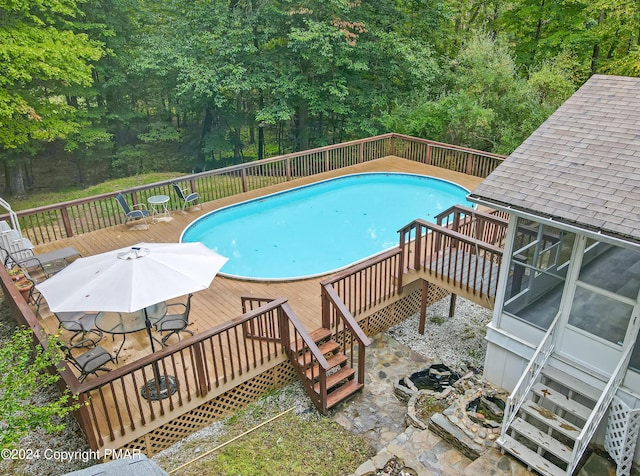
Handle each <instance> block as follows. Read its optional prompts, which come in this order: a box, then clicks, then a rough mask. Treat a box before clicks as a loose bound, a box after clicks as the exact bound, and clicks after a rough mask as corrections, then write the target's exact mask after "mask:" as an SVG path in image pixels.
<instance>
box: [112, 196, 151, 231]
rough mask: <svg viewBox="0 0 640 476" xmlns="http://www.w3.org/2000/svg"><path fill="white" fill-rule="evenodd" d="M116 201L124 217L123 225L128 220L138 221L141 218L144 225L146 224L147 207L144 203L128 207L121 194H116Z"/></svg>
mask: <svg viewBox="0 0 640 476" xmlns="http://www.w3.org/2000/svg"><path fill="white" fill-rule="evenodd" d="M116 201H117V202H118V204H119V205H120V208H122V211H123V212H124V215H125V217H126V218H125V220H124V222H125V223H127V222H128V221H129V220H139V219H140V218H142V220H143V221H144V223H145V224H146V223H147V218H148V217H149V210H147V206H146V205H145V204H144V203H138V204H136V205H133V206H131V207H130V206H129V204H128V203H127V201H126V200H125V198H124V195H122V194H121V193H118V195H116Z"/></svg>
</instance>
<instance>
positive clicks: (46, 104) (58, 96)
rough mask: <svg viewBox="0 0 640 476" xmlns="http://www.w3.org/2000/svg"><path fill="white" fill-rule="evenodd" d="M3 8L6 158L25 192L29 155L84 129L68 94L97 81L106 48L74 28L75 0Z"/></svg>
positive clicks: (1, 95) (2, 136) (0, 95)
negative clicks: (96, 66) (94, 64)
mask: <svg viewBox="0 0 640 476" xmlns="http://www.w3.org/2000/svg"><path fill="white" fill-rule="evenodd" d="M0 12H2V15H3V28H2V29H0V45H2V47H1V49H0V54H1V58H2V59H1V61H0V159H2V160H3V161H4V165H5V169H6V170H7V172H8V174H7V179H8V180H9V184H8V186H9V191H10V193H11V194H15V193H23V192H24V186H25V184H24V179H25V160H24V156H25V155H29V154H30V153H33V152H34V151H36V150H38V148H39V145H41V144H42V143H45V142H50V141H53V140H56V139H61V138H64V137H66V136H67V135H69V134H70V133H71V132H74V131H76V130H77V129H78V127H79V126H78V123H77V122H75V112H76V111H75V108H74V107H72V106H70V105H68V104H66V101H65V99H64V98H65V96H66V92H67V91H68V89H69V88H70V87H73V86H76V85H79V86H85V87H86V86H89V85H90V84H91V80H92V77H91V66H90V62H91V61H96V60H97V59H98V58H100V56H101V55H102V49H101V47H100V44H98V43H97V42H95V41H92V40H91V39H89V38H88V36H87V35H86V34H83V33H76V32H74V31H73V23H72V21H73V19H74V17H75V16H76V15H77V13H78V9H77V6H76V3H75V0H51V1H47V2H42V1H30V0H15V1H13V0H12V1H9V0H0ZM10 151H13V153H11V154H9V153H8V152H10Z"/></svg>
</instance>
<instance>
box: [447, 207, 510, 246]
mask: <svg viewBox="0 0 640 476" xmlns="http://www.w3.org/2000/svg"><path fill="white" fill-rule="evenodd" d="M435 219H436V225H440V226H443V227H445V228H449V229H451V230H453V231H457V232H458V233H462V234H463V235H467V236H470V237H471V238H476V239H478V240H480V241H484V242H485V243H490V244H492V245H496V246H502V245H503V243H504V240H505V238H506V236H507V225H508V224H509V221H508V220H507V219H505V218H502V217H501V216H499V215H495V214H493V213H485V212H481V211H479V210H476V209H474V208H469V207H465V206H463V205H453V206H452V207H449V208H448V209H446V210H445V211H443V212H441V213H439V214H438V215H436V217H435Z"/></svg>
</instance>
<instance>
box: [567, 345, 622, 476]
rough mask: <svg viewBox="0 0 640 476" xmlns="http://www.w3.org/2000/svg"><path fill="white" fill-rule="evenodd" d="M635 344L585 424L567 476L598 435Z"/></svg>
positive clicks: (615, 371) (571, 472) (577, 441)
mask: <svg viewBox="0 0 640 476" xmlns="http://www.w3.org/2000/svg"><path fill="white" fill-rule="evenodd" d="M634 344H635V339H634V341H633V342H632V343H631V345H629V347H627V349H626V350H625V351H624V352H623V354H622V357H621V359H620V362H618V365H617V366H616V368H615V370H614V371H613V373H612V374H611V378H609V381H608V382H607V385H606V387H605V388H604V390H603V391H602V395H600V398H599V399H598V402H597V403H596V405H595V406H594V407H593V410H591V415H589V419H588V420H587V422H586V423H585V425H584V427H582V431H580V435H579V436H578V438H576V441H575V443H574V445H573V452H572V454H571V462H570V463H569V466H568V467H567V474H569V475H571V474H573V472H574V471H575V469H576V467H577V466H578V463H579V462H580V458H582V455H583V453H584V452H585V450H586V449H587V446H589V443H590V442H591V439H592V438H593V435H594V434H595V433H596V430H597V429H598V425H599V424H600V421H601V420H602V418H603V417H604V415H605V413H606V412H607V411H608V410H609V405H611V401H612V400H613V397H614V396H615V394H616V392H617V391H618V388H619V387H620V384H622V381H623V380H624V376H625V375H626V373H627V367H628V366H629V360H631V353H632V352H633V348H634Z"/></svg>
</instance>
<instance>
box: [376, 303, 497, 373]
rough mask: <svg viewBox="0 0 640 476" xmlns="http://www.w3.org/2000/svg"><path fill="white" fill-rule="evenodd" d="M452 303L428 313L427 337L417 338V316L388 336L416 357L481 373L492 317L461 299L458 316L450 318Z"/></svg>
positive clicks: (440, 305)
mask: <svg viewBox="0 0 640 476" xmlns="http://www.w3.org/2000/svg"><path fill="white" fill-rule="evenodd" d="M449 303H450V299H449V298H448V297H446V298H444V299H442V300H441V301H438V302H437V303H435V304H434V305H432V306H430V307H429V308H428V309H427V319H426V325H425V333H424V335H420V334H418V322H419V315H418V314H416V315H414V316H412V317H410V318H409V319H406V320H404V321H403V322H401V323H400V324H397V325H395V326H393V327H392V328H391V329H389V330H388V333H389V335H390V336H391V337H393V338H394V339H396V340H397V341H398V342H400V343H402V344H404V345H406V346H407V347H409V348H411V349H412V350H414V351H416V352H417V353H419V354H421V355H424V356H425V357H428V358H430V359H433V360H439V361H440V362H442V363H443V364H445V365H447V366H448V367H451V368H453V369H459V368H461V367H463V366H466V367H468V368H471V369H474V370H476V371H477V372H478V373H481V372H482V368H483V366H484V357H485V354H486V347H487V346H486V342H485V339H484V336H485V334H486V331H487V329H486V326H487V324H488V323H489V322H490V321H491V316H492V313H491V311H490V310H488V309H485V308H483V307H481V306H478V305H477V304H475V303H472V302H471V301H468V300H466V299H461V298H458V299H457V301H456V310H455V313H454V314H455V315H454V316H453V317H452V318H449V317H448V316H449Z"/></svg>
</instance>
